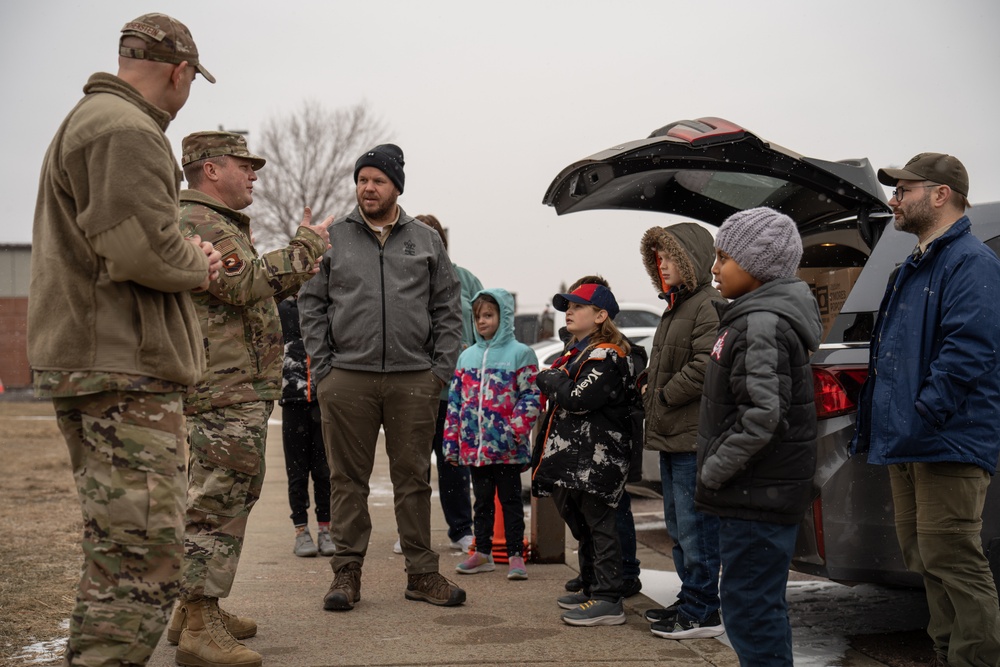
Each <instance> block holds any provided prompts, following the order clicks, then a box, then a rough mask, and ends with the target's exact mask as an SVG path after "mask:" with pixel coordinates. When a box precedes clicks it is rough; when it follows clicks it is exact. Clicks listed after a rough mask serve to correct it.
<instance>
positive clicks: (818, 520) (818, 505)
mask: <svg viewBox="0 0 1000 667" xmlns="http://www.w3.org/2000/svg"><path fill="white" fill-rule="evenodd" d="M812 512H813V528H814V529H815V531H816V555H818V556H819V557H820V558H822V559H823V560H824V561H825V560H826V541H825V537H824V535H823V501H822V500H820V499H819V498H817V499H816V500H814V501H813V506H812Z"/></svg>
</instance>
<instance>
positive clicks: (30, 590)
mask: <svg viewBox="0 0 1000 667" xmlns="http://www.w3.org/2000/svg"><path fill="white" fill-rule="evenodd" d="M81 530H82V521H81V518H80V506H79V504H78V503H77V499H76V487H75V486H74V484H73V476H72V473H71V472H70V467H69V456H68V455H67V453H66V445H65V443H64V442H63V439H62V435H61V434H60V433H59V429H58V427H57V426H56V422H55V416H54V412H53V410H52V404H51V403H49V402H48V401H45V402H33V401H26V402H20V401H18V402H13V401H3V402H0V665H15V664H24V662H23V658H21V659H19V658H18V657H17V656H19V655H20V654H21V653H22V649H23V647H25V646H28V645H29V644H34V643H37V642H44V641H51V640H54V639H60V638H65V637H66V629H65V626H64V623H65V621H66V619H68V618H69V615H70V612H71V611H72V608H73V599H74V595H75V589H76V583H77V580H78V579H79V576H80V564H81V561H82V555H81V552H80V531H81ZM61 626H62V627H61ZM32 664H35V665H42V664H57V661H53V662H48V661H45V662H33V663H32Z"/></svg>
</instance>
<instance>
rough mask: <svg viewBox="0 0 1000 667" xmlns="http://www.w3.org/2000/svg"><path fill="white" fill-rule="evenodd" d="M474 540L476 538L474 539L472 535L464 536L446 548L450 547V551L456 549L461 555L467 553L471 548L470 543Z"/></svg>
mask: <svg viewBox="0 0 1000 667" xmlns="http://www.w3.org/2000/svg"><path fill="white" fill-rule="evenodd" d="M475 539H476V538H474V537H473V536H472V535H464V536H462V537H460V538H458V540H457V541H455V542H452V543H451V544H449V545H448V546H450V547H451V548H452V549H458V550H459V551H461V552H463V553H468V552H469V550H470V549H471V548H472V543H473V542H474V541H475Z"/></svg>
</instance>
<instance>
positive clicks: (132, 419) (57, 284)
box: [28, 14, 221, 665]
mask: <svg viewBox="0 0 1000 667" xmlns="http://www.w3.org/2000/svg"><path fill="white" fill-rule="evenodd" d="M121 33H122V36H121V37H120V39H119V59H118V75H117V76H112V75H111V74H105V73H98V74H94V75H93V76H91V77H90V80H89V81H88V82H87V85H86V86H85V87H84V97H83V99H82V100H81V101H80V102H79V103H78V104H77V106H76V107H75V108H74V109H73V110H72V111H71V112H70V113H69V115H68V116H67V117H66V120H64V121H63V124H62V125H61V126H60V127H59V130H58V131H57V132H56V136H55V138H54V139H53V140H52V144H51V145H50V146H49V149H48V152H47V153H46V155H45V161H44V162H43V164H42V174H41V179H40V182H39V188H38V200H37V206H36V209H35V221H34V229H33V239H32V261H31V288H30V291H29V299H28V359H29V361H30V363H31V367H32V369H33V370H34V386H35V392H36V394H37V395H38V396H39V397H49V398H51V399H52V402H53V404H54V406H55V410H56V418H57V420H58V422H59V427H60V429H61V430H62V432H63V436H64V437H65V439H66V444H67V446H68V448H69V454H70V461H71V463H72V466H73V476H74V478H75V480H76V483H77V489H78V492H79V497H80V504H81V507H82V510H83V531H84V532H83V553H84V563H83V574H82V575H81V577H80V586H79V589H78V591H77V596H76V606H75V607H74V609H73V613H72V615H71V617H70V628H69V634H70V637H69V642H68V644H67V647H66V660H65V664H67V665H98V664H100V665H126V664H127V665H144V664H146V661H147V660H148V659H149V656H150V654H151V653H152V651H153V649H154V648H155V647H156V644H157V642H158V641H159V639H160V635H161V634H162V633H163V629H164V628H165V627H166V624H167V614H168V613H169V612H170V607H171V605H173V603H174V599H175V598H176V597H177V590H178V582H179V579H180V562H181V548H182V544H183V525H184V524H183V512H184V493H185V478H184V467H185V464H186V461H185V460H184V452H185V450H186V448H185V440H186V439H187V431H186V429H185V425H184V414H183V405H182V397H183V395H184V392H185V391H186V390H187V387H188V386H189V385H192V384H194V383H195V381H197V380H198V378H199V377H200V376H201V373H202V371H203V370H204V367H205V361H204V358H205V354H204V351H203V350H202V346H201V340H200V338H201V336H200V334H199V331H198V323H197V317H196V315H195V311H194V307H193V305H192V303H191V296H190V294H191V290H193V289H198V288H200V289H204V288H206V287H207V286H208V284H209V279H210V278H211V277H214V276H215V275H217V273H218V271H219V268H220V266H221V262H220V257H219V254H218V253H217V252H216V251H214V249H213V248H212V245H211V244H210V243H204V242H202V241H201V240H200V239H199V238H197V237H191V238H188V239H185V238H184V237H183V236H182V235H181V232H180V229H179V228H178V225H177V216H178V200H177V191H178V189H179V186H180V183H179V178H178V174H179V170H178V168H177V161H176V160H175V159H174V156H173V153H172V151H171V150H170V142H169V141H168V140H167V138H166V136H165V135H164V130H165V129H166V128H167V125H168V124H169V123H170V121H171V119H173V118H174V117H175V116H176V115H177V112H178V111H180V109H181V107H183V106H184V103H185V102H186V101H187V98H188V94H189V92H190V90H191V83H192V81H193V80H194V78H195V75H196V73H197V74H201V75H202V76H204V77H205V78H206V79H208V80H209V81H210V82H213V83H214V82H215V79H214V78H212V75H211V74H209V73H208V71H207V70H206V69H205V68H204V67H203V66H202V65H201V64H200V62H199V58H198V49H197V47H195V44H194V40H193V39H192V37H191V33H190V32H189V31H188V29H187V28H186V27H185V26H184V25H183V24H182V23H180V22H179V21H177V20H175V19H172V18H170V17H169V16H166V15H163V14H145V15H143V16H140V17H139V18H137V19H135V20H134V21H130V22H129V23H127V24H125V26H124V27H123V28H122V30H121Z"/></svg>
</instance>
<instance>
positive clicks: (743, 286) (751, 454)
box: [695, 208, 823, 667]
mask: <svg viewBox="0 0 1000 667" xmlns="http://www.w3.org/2000/svg"><path fill="white" fill-rule="evenodd" d="M715 247H716V261H715V265H714V266H713V267H712V274H713V275H714V276H715V279H716V282H718V285H719V291H720V292H721V293H722V296H724V297H726V298H727V299H732V302H731V303H728V304H725V305H721V306H720V308H719V316H720V325H719V336H718V338H717V339H716V341H715V345H714V346H713V347H712V353H711V355H710V361H709V364H708V368H707V370H706V373H705V388H704V395H703V397H702V402H701V413H700V417H699V422H698V481H697V488H696V490H695V507H696V508H697V509H699V510H701V511H703V512H708V513H711V514H716V515H718V516H719V517H720V528H721V530H720V536H719V555H720V557H721V561H722V579H721V582H720V591H721V594H722V617H723V621H724V622H725V625H726V633H727V635H728V636H729V639H730V641H731V642H732V645H733V648H734V649H735V650H736V653H737V655H739V657H740V664H741V665H768V666H769V667H770V666H775V667H777V666H780V665H787V667H791V666H792V630H791V626H790V625H789V623H788V606H787V603H786V601H785V585H786V584H787V582H788V567H789V564H790V563H791V559H792V552H793V550H794V548H795V537H796V533H797V531H798V524H799V521H800V520H801V519H802V516H803V514H804V513H805V511H806V509H807V508H808V507H809V504H810V502H811V501H812V498H813V485H812V478H813V473H814V471H815V468H816V408H815V405H814V403H813V380H812V370H811V368H810V366H809V357H810V356H811V354H812V352H814V351H815V350H816V349H817V348H818V346H819V342H820V335H821V333H822V331H823V327H822V323H821V322H820V316H819V307H818V306H817V304H816V299H815V298H813V295H812V293H811V292H810V291H809V287H808V285H806V284H805V283H804V282H802V281H801V280H799V279H797V278H795V270H796V269H797V268H798V263H799V260H800V259H801V257H802V239H801V238H800V237H799V233H798V229H797V228H796V225H795V223H794V222H793V221H792V219H791V218H789V217H788V216H786V215H783V214H781V213H778V212H777V211H774V210H771V209H769V208H755V209H750V210H747V211H741V212H739V213H735V214H733V215H732V216H730V217H729V218H728V219H726V221H725V222H724V223H722V227H720V228H719V233H718V235H717V236H716V239H715Z"/></svg>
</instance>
